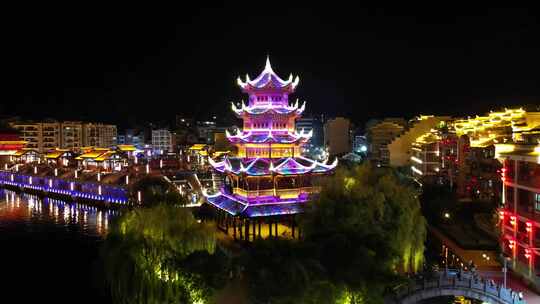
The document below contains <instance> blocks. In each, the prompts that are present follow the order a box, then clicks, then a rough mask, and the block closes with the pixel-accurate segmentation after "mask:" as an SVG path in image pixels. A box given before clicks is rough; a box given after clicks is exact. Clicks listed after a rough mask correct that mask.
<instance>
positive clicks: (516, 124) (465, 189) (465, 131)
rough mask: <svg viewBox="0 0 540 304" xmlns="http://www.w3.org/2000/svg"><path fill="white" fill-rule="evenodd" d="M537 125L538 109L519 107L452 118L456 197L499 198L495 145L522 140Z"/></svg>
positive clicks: (538, 123)
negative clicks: (454, 144) (455, 138)
mask: <svg viewBox="0 0 540 304" xmlns="http://www.w3.org/2000/svg"><path fill="white" fill-rule="evenodd" d="M538 127H540V112H527V111H525V110H523V109H522V108H519V109H504V111H491V112H490V113H488V114H487V115H485V116H475V117H474V118H467V119H460V120H455V121H453V122H452V123H451V128H453V129H454V132H455V134H456V137H457V138H458V158H457V165H458V173H457V175H456V177H457V178H456V181H457V184H456V186H457V193H458V196H459V197H462V198H471V199H480V200H491V201H494V202H498V201H500V196H501V195H502V194H501V190H500V189H501V186H500V180H499V173H498V171H499V170H500V169H501V164H500V162H499V161H498V160H496V159H495V145H496V144H499V143H505V142H522V141H523V140H524V136H525V134H526V133H527V132H530V131H531V130H534V129H535V128H538Z"/></svg>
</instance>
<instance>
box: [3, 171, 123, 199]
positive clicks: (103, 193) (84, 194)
mask: <svg viewBox="0 0 540 304" xmlns="http://www.w3.org/2000/svg"><path fill="white" fill-rule="evenodd" d="M3 185H8V186H12V187H18V188H21V189H23V190H24V189H27V190H32V191H37V192H42V193H44V194H47V193H52V194H56V195H60V196H65V197H71V198H73V199H81V200H91V201H102V202H105V203H110V204H117V205H127V204H129V199H128V198H129V195H128V190H127V189H126V188H124V187H121V186H116V185H107V184H101V183H93V182H85V181H80V180H73V179H63V178H59V177H51V176H36V175H29V174H20V173H14V172H9V171H0V186H3Z"/></svg>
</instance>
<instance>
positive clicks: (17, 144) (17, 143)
mask: <svg viewBox="0 0 540 304" xmlns="http://www.w3.org/2000/svg"><path fill="white" fill-rule="evenodd" d="M25 145H26V141H24V140H22V139H21V138H20V137H19V135H18V134H16V133H13V132H0V165H3V164H4V163H7V162H9V161H10V158H11V157H12V156H13V155H14V154H16V153H17V151H19V150H22V148H23V147H24V146H25Z"/></svg>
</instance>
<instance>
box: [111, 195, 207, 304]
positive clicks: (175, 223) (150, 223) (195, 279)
mask: <svg viewBox="0 0 540 304" xmlns="http://www.w3.org/2000/svg"><path fill="white" fill-rule="evenodd" d="M214 231H215V230H214V227H212V226H211V225H210V224H207V223H200V222H199V221H197V220H196V219H195V218H194V217H193V215H192V214H191V212H190V211H189V210H187V209H185V208H179V207H174V206H168V205H158V206H155V207H152V208H141V209H136V210H133V211H130V212H128V213H126V214H124V215H123V216H122V217H120V218H119V220H118V221H117V222H116V223H115V224H114V225H113V226H112V229H111V231H110V233H109V235H108V236H107V239H106V241H105V244H104V247H103V249H102V256H103V260H104V266H105V279H106V281H107V282H108V284H109V286H110V290H111V294H112V296H113V298H114V300H115V302H117V303H204V302H206V300H207V299H208V298H209V297H210V295H211V286H208V284H206V282H205V280H204V279H203V278H202V276H201V275H199V274H197V273H193V272H190V271H187V270H186V269H185V268H182V267H178V264H179V261H183V260H186V259H187V258H189V257H190V256H192V255H193V254H199V253H201V252H204V253H207V254H213V253H214V250H215V246H216V240H215V235H214Z"/></svg>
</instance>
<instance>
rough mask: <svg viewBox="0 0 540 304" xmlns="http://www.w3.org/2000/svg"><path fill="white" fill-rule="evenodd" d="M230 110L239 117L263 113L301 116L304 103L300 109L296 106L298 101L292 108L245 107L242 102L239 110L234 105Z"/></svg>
mask: <svg viewBox="0 0 540 304" xmlns="http://www.w3.org/2000/svg"><path fill="white" fill-rule="evenodd" d="M231 108H232V110H233V111H234V113H236V115H238V116H240V117H241V116H242V114H244V113H246V114H251V115H258V114H265V113H276V114H285V115H287V114H296V115H301V114H302V113H303V112H304V110H305V108H306V102H305V101H304V103H303V104H302V106H301V107H299V106H298V100H296V103H295V104H294V105H292V106H284V105H273V104H265V105H252V106H246V105H245V104H244V102H242V107H241V108H240V109H239V108H238V107H236V105H235V104H234V103H232V107H231Z"/></svg>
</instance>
